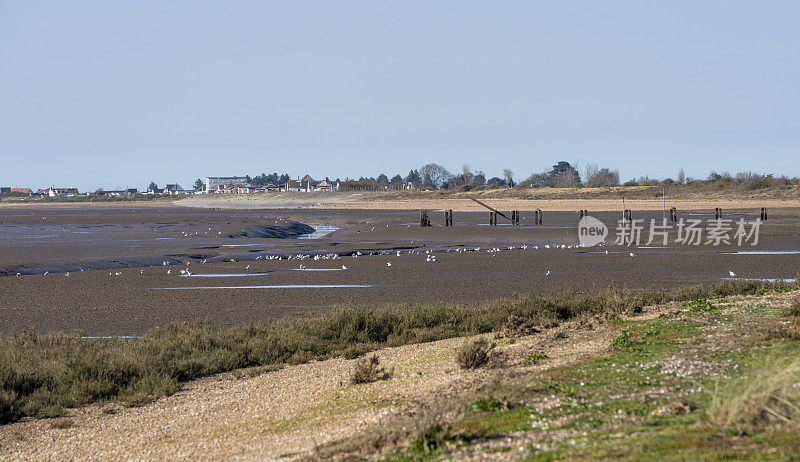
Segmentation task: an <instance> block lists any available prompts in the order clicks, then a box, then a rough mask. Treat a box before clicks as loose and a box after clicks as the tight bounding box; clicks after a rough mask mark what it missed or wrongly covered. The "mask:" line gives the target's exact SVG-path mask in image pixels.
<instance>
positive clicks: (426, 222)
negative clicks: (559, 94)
mask: <svg viewBox="0 0 800 462" xmlns="http://www.w3.org/2000/svg"><path fill="white" fill-rule="evenodd" d="M498 213H499V212H497V211H494V210H492V211H490V212H489V225H490V226H497V215H498ZM542 215H543V214H542V210H541V209H536V210H535V211H534V212H533V224H534V225H541V224H542ZM588 215H589V211H588V210H578V216H579V217H580V218H583V217H585V216H588ZM622 216H623V219H624V220H627V221H631V220H633V212H632V211H631V209H625V210H624V211H623V212H622ZM721 218H722V209H721V208H720V207H715V208H714V219H716V220H719V219H721ZM510 220H511V224H512V225H514V226H519V221H520V213H519V210H512V211H511V218H510ZM766 220H767V208H766V207H761V221H766ZM669 221H670V222H672V223H676V222H677V221H678V209H677V208H675V207H672V208H670V209H669ZM419 225H420V226H421V227H423V228H425V227H428V226H432V225H431V220H430V218H429V217H428V211H427V210H420V211H419ZM444 225H445V226H453V211H452V210H445V211H444Z"/></svg>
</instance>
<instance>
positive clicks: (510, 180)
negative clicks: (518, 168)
mask: <svg viewBox="0 0 800 462" xmlns="http://www.w3.org/2000/svg"><path fill="white" fill-rule="evenodd" d="M503 178H505V179H506V184H507V185H508V186H509V187H513V186H514V172H512V171H511V169H509V168H504V169H503Z"/></svg>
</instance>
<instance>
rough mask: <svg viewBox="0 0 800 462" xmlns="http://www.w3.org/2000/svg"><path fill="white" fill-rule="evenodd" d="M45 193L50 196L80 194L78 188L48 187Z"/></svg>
mask: <svg viewBox="0 0 800 462" xmlns="http://www.w3.org/2000/svg"><path fill="white" fill-rule="evenodd" d="M44 193H45V194H46V195H48V196H50V197H56V196H70V197H71V196H79V195H80V194H81V193H79V192H78V188H48V189H45V190H44Z"/></svg>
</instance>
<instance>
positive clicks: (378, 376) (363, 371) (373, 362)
mask: <svg viewBox="0 0 800 462" xmlns="http://www.w3.org/2000/svg"><path fill="white" fill-rule="evenodd" d="M391 376H392V371H387V370H386V369H384V368H383V367H381V365H380V361H379V360H378V357H377V356H375V355H373V356H369V357H363V358H361V359H359V360H358V361H356V364H355V366H353V371H352V372H351V373H350V382H351V383H353V384H359V383H371V382H377V381H378V380H386V379H388V378H389V377H391Z"/></svg>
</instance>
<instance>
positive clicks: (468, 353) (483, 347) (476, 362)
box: [456, 337, 495, 369]
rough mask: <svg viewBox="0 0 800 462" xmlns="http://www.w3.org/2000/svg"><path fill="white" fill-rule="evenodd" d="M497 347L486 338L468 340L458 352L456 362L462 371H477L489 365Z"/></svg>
mask: <svg viewBox="0 0 800 462" xmlns="http://www.w3.org/2000/svg"><path fill="white" fill-rule="evenodd" d="M494 347H495V345H494V344H493V343H491V342H490V341H488V340H486V339H485V338H484V337H480V338H477V339H475V340H467V341H465V342H464V344H462V345H461V348H459V349H458V352H456V362H457V363H458V365H459V366H461V368H462V369H477V368H479V367H483V366H485V365H486V364H488V363H489V360H490V359H491V357H492V355H493V354H495V351H494Z"/></svg>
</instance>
